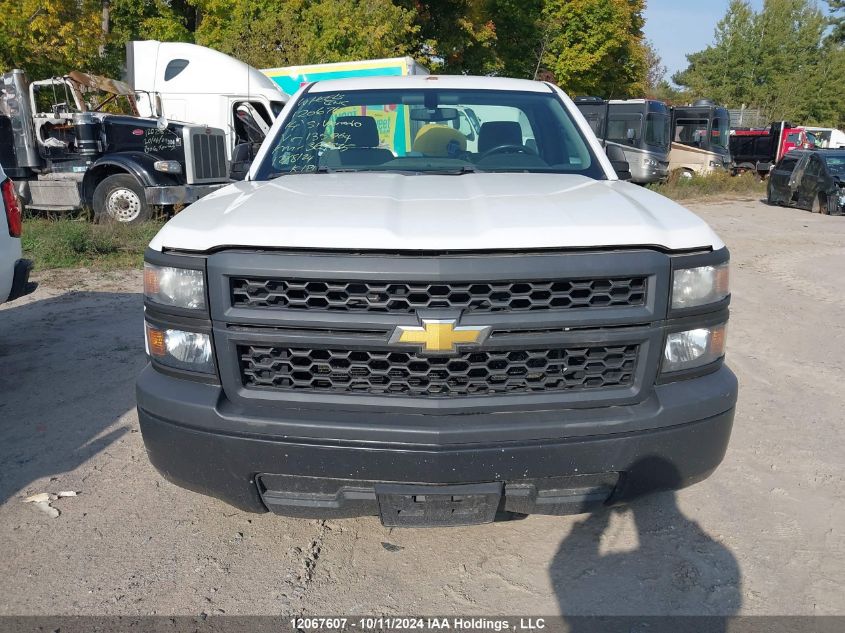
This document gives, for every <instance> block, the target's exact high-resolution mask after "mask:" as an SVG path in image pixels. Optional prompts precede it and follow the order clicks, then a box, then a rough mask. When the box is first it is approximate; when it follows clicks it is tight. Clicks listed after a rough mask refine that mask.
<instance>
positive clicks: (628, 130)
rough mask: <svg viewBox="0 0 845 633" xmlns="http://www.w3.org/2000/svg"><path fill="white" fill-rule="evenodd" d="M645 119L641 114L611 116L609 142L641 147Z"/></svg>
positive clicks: (608, 125) (608, 124) (608, 133)
mask: <svg viewBox="0 0 845 633" xmlns="http://www.w3.org/2000/svg"><path fill="white" fill-rule="evenodd" d="M642 135H643V118H642V116H641V115H639V114H611V115H610V120H609V121H608V122H607V140H609V141H616V142H617V143H627V144H628V145H634V146H639V144H640V139H641V138H642Z"/></svg>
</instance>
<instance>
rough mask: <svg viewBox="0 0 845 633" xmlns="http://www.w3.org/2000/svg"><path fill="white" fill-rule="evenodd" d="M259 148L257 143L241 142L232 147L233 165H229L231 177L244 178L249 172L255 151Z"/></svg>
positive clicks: (235, 178)
mask: <svg viewBox="0 0 845 633" xmlns="http://www.w3.org/2000/svg"><path fill="white" fill-rule="evenodd" d="M257 150H258V147H256V144H255V143H239V144H238V145H235V147H234V149H232V165H231V167H229V178H231V179H232V180H243V179H244V178H246V175H247V174H248V173H249V168H250V166H251V165H252V161H253V160H254V159H255V153H256V151H257Z"/></svg>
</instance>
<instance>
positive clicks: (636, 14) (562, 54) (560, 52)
mask: <svg viewBox="0 0 845 633" xmlns="http://www.w3.org/2000/svg"><path fill="white" fill-rule="evenodd" d="M643 9H644V1H643V0H546V2H545V7H544V9H543V16H542V22H543V24H542V26H543V28H542V30H541V31H540V37H539V38H538V39H537V44H538V47H539V48H540V49H541V57H540V64H539V66H540V67H541V68H544V69H546V70H547V71H549V72H550V73H551V74H552V75H553V76H554V78H555V80H556V81H557V83H558V84H560V85H561V86H562V87H563V88H564V89H565V90H567V91H569V92H570V93H572V94H592V95H597V96H603V97H624V96H632V95H636V96H640V95H642V94H643V92H644V91H645V89H646V85H645V83H646V81H645V77H646V48H645V45H644V42H643V33H642V27H643V22H644V20H643Z"/></svg>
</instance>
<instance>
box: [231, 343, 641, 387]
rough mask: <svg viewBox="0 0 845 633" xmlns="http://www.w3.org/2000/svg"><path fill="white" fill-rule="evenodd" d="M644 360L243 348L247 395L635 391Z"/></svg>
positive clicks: (627, 349)
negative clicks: (251, 391)
mask: <svg viewBox="0 0 845 633" xmlns="http://www.w3.org/2000/svg"><path fill="white" fill-rule="evenodd" d="M638 353H639V345H636V344H631V345H600V346H585V347H567V348H555V349H531V350H510V351H509V350H502V351H492V350H485V351H473V352H467V353H462V354H458V355H456V356H450V357H433V356H421V355H419V354H416V353H414V352H396V351H389V350H367V351H361V350H352V351H350V350H343V349H320V348H293V347H280V346H263V345H239V346H238V358H239V362H240V370H241V379H242V381H243V384H244V386H246V387H247V388H254V389H266V390H275V391H288V392H290V391H302V392H309V391H310V392H320V393H338V394H348V393H364V394H374V395H405V396H417V397H441V398H443V397H460V396H480V395H495V394H519V393H542V392H560V391H579V390H585V389H600V388H608V387H626V386H630V385H632V384H633V381H634V372H635V370H636V365H637V357H638Z"/></svg>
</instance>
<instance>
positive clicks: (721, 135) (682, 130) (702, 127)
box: [669, 99, 732, 176]
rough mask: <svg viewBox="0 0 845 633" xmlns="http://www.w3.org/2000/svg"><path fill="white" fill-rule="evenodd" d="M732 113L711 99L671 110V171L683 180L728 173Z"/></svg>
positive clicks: (729, 166)
mask: <svg viewBox="0 0 845 633" xmlns="http://www.w3.org/2000/svg"><path fill="white" fill-rule="evenodd" d="M730 120H731V119H730V113H729V112H728V110H727V109H726V108H724V107H722V106H719V105H716V104H715V103H714V102H713V101H711V100H709V99H700V100H698V101H696V102H695V103H692V104H690V105H686V106H676V107H674V108H672V130H671V132H672V149H671V153H670V155H669V170H670V171H675V170H680V173H681V175H682V176H692V175H693V174H702V175H705V174H710V173H713V172H714V171H717V170H729V169H730V168H731V165H732V161H731V153H730V149H729V147H728V139H729V136H730Z"/></svg>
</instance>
